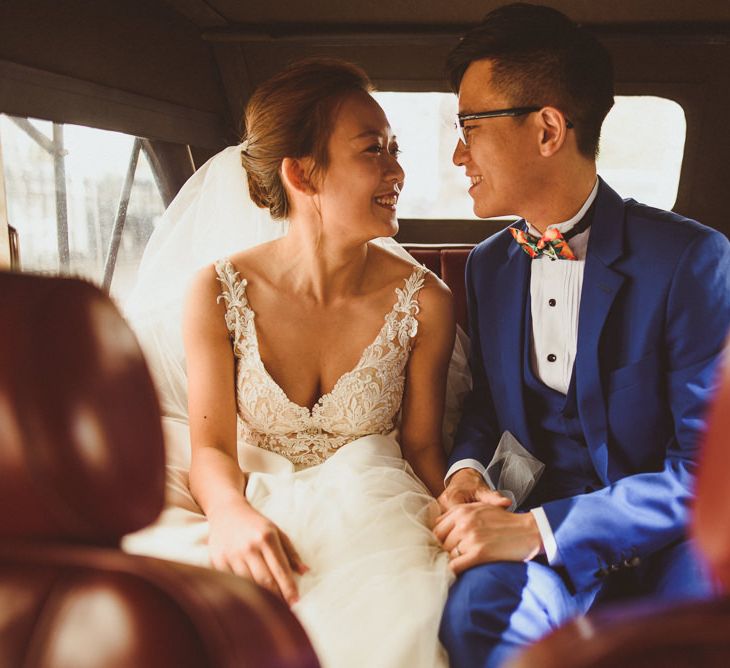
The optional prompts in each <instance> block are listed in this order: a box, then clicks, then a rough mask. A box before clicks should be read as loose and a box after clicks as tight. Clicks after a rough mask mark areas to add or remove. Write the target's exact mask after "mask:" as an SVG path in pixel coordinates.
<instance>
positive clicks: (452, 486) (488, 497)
mask: <svg viewBox="0 0 730 668" xmlns="http://www.w3.org/2000/svg"><path fill="white" fill-rule="evenodd" d="M476 501H481V502H483V503H488V504H489V505H492V506H497V507H501V508H509V506H510V505H511V504H512V502H511V501H510V500H509V499H508V498H507V497H504V496H502V495H501V494H500V493H499V492H496V491H494V490H492V489H489V487H488V486H487V483H486V482H484V478H482V476H481V475H480V474H479V472H478V471H475V470H474V469H472V468H465V469H459V470H458V471H457V472H456V473H454V475H452V476H451V479H450V480H449V484H448V485H447V486H446V489H445V490H444V491H443V492H442V494H441V495H440V496H439V498H438V502H439V505H440V506H441V509H442V510H443V511H444V512H446V511H447V510H449V509H450V508H453V507H454V506H456V505H459V504H460V503H474V502H476Z"/></svg>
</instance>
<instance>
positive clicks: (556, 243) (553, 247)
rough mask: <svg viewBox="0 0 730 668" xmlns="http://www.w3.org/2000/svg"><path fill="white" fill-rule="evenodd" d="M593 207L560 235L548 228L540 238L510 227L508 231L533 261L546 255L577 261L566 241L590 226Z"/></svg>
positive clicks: (557, 258) (553, 258) (558, 232)
mask: <svg viewBox="0 0 730 668" xmlns="http://www.w3.org/2000/svg"><path fill="white" fill-rule="evenodd" d="M594 205H595V202H594V204H592V205H591V207H590V208H589V209H588V211H586V214H585V215H584V216H583V218H582V220H581V221H580V222H578V223H576V224H575V225H573V227H571V228H570V229H569V230H568V231H567V232H566V233H565V234H562V233H561V232H560V231H559V230H558V229H557V228H555V227H550V228H548V229H547V230H545V234H543V235H542V236H541V237H536V236H535V235H534V234H530V233H529V232H523V231H522V230H520V229H518V228H516V227H510V228H509V231H510V232H511V233H512V237H513V238H514V240H515V241H516V242H517V243H518V244H519V245H520V246H522V250H523V251H525V253H527V254H528V255H529V256H530V257H531V258H532V259H533V260H534V259H535V258H536V257H540V256H541V255H546V256H547V257H549V258H550V259H552V260H577V259H578V258H576V257H575V253H573V251H572V250H570V246H568V239H571V238H572V237H574V236H575V235H576V234H580V233H581V232H583V231H585V230H587V229H588V228H589V227H590V226H591V220H592V219H593V206H594Z"/></svg>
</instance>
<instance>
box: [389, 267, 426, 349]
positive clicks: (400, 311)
mask: <svg viewBox="0 0 730 668" xmlns="http://www.w3.org/2000/svg"><path fill="white" fill-rule="evenodd" d="M427 273H428V269H427V268H426V267H424V266H423V265H420V264H419V265H416V266H415V267H414V268H413V272H412V273H411V275H410V276H409V277H408V278H406V279H405V285H404V286H403V287H402V288H396V289H395V294H396V295H397V297H398V299H397V301H396V303H395V306H393V310H392V311H391V312H390V313H389V314H388V316H386V320H388V321H389V323H388V324H389V327H388V334H389V337H388V338H391V339H392V338H395V337H397V338H398V343H399V344H400V345H401V347H403V348H408V347H409V339H413V338H415V336H416V334H417V333H418V320H417V318H416V316H417V315H418V312H419V311H420V307H419V305H418V294H419V292H420V291H421V288H422V287H423V284H424V282H425V280H426V274H427Z"/></svg>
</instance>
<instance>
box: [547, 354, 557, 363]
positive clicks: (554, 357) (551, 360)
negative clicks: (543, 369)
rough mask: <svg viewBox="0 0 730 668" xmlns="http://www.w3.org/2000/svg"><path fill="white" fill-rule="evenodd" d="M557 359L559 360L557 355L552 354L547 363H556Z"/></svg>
mask: <svg viewBox="0 0 730 668" xmlns="http://www.w3.org/2000/svg"><path fill="white" fill-rule="evenodd" d="M556 359H558V358H557V355H553V354H552V353H550V354H549V355H548V356H547V361H548V362H554V361H555V360H556Z"/></svg>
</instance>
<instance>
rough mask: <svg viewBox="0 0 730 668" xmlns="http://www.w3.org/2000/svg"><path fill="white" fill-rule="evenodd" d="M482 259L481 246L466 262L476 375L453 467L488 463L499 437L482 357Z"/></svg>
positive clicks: (471, 365) (471, 361) (458, 434)
mask: <svg viewBox="0 0 730 668" xmlns="http://www.w3.org/2000/svg"><path fill="white" fill-rule="evenodd" d="M478 262H479V256H478V248H477V249H475V250H473V251H472V252H471V253H470V254H469V258H468V259H467V262H466V303H467V310H468V313H469V336H470V340H471V352H470V356H469V368H470V369H471V375H472V389H471V392H470V393H469V394H468V395H467V397H466V400H465V401H464V408H463V412H462V416H461V420H460V422H459V427H458V429H457V431H456V436H455V438H454V448H453V449H452V451H451V454H450V456H449V467H451V466H452V465H453V464H454V463H456V462H458V461H460V460H462V459H475V460H477V461H479V462H481V463H482V465H484V466H486V465H487V464H488V463H489V462H490V461H491V459H492V456H493V454H494V450H495V449H496V447H497V442H498V440H499V432H498V427H497V418H496V414H495V410H494V403H493V401H492V394H491V391H490V388H489V381H488V380H487V377H486V374H485V372H484V363H483V359H482V348H481V343H482V341H481V338H480V332H479V310H478V305H477V299H476V288H475V273H477V272H476V271H475V269H476V266H475V265H476V263H478Z"/></svg>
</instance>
